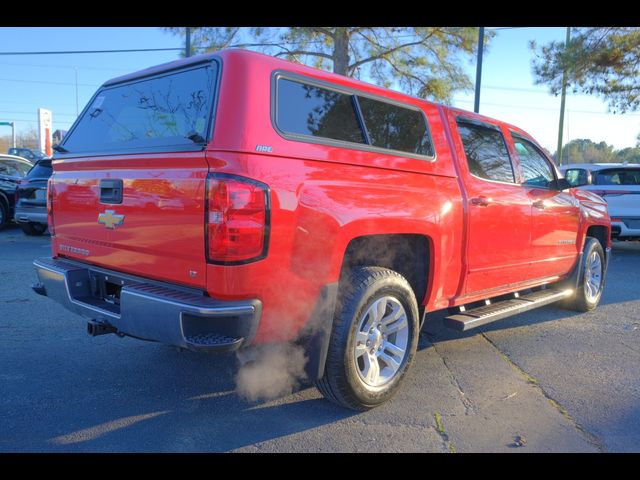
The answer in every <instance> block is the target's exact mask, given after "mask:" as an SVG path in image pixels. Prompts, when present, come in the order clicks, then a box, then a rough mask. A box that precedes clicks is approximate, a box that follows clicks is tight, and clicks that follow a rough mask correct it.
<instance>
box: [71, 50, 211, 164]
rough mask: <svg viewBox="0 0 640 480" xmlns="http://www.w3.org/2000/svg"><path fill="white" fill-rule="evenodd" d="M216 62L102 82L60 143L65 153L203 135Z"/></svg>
mask: <svg viewBox="0 0 640 480" xmlns="http://www.w3.org/2000/svg"><path fill="white" fill-rule="evenodd" d="M216 74H217V65H216V64H215V63H211V64H208V65H206V66H203V67H198V68H192V69H190V70H183V71H180V72H174V73H169V74H164V75H162V76H158V77H153V78H147V79H144V80H139V81H134V82H132V83H127V84H124V85H116V86H113V87H106V88H104V89H102V90H101V91H99V92H98V94H97V95H96V96H95V98H94V99H93V101H92V103H91V105H90V106H89V108H87V109H86V110H85V111H84V114H83V115H82V117H81V118H80V119H79V120H78V123H77V124H76V126H75V127H74V128H73V130H72V131H71V132H70V133H69V134H68V135H67V136H66V137H65V139H64V142H63V144H62V146H63V147H64V148H65V149H66V150H67V151H68V152H69V153H72V154H74V153H88V152H91V153H99V152H108V151H113V150H116V151H119V150H137V151H140V150H144V149H149V148H153V147H168V146H180V145H193V143H194V142H198V143H200V142H201V141H204V140H206V139H207V138H208V128H209V121H210V116H211V104H212V101H213V97H214V89H215V79H216Z"/></svg>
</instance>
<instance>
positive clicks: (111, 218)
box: [98, 210, 124, 230]
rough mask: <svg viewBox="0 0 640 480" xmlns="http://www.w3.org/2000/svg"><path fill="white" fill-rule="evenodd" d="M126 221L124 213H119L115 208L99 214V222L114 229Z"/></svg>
mask: <svg viewBox="0 0 640 480" xmlns="http://www.w3.org/2000/svg"><path fill="white" fill-rule="evenodd" d="M123 222H124V215H118V214H116V212H115V211H114V210H105V211H104V213H100V214H99V215H98V223H101V224H102V225H104V226H105V227H107V228H110V229H111V230H113V229H114V228H116V227H119V226H120V225H122V223H123Z"/></svg>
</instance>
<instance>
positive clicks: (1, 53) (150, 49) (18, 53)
mask: <svg viewBox="0 0 640 480" xmlns="http://www.w3.org/2000/svg"><path fill="white" fill-rule="evenodd" d="M182 50H184V49H183V48H130V49H123V50H60V51H48V52H0V55H71V54H78V53H132V52H168V51H182Z"/></svg>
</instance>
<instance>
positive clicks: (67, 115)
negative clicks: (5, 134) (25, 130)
mask: <svg viewBox="0 0 640 480" xmlns="http://www.w3.org/2000/svg"><path fill="white" fill-rule="evenodd" d="M0 113H2V114H3V115H4V114H7V113H11V114H14V113H17V114H25V115H30V114H31V113H33V114H34V115H35V114H36V113H35V111H34V112H23V111H16V110H0ZM56 116H58V117H73V118H77V115H74V114H73V113H58V112H56Z"/></svg>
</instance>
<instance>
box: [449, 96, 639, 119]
mask: <svg viewBox="0 0 640 480" xmlns="http://www.w3.org/2000/svg"><path fill="white" fill-rule="evenodd" d="M455 101H456V102H457V103H469V104H473V101H471V100H455ZM482 104H483V105H489V106H492V107H506V108H518V109H529V110H546V111H550V112H555V111H557V110H558V109H557V108H547V107H534V106H532V105H513V104H506V103H489V102H482ZM567 111H568V112H570V113H588V114H592V115H616V116H618V117H620V118H622V117H623V116H624V117H640V113H624V114H615V113H611V112H595V111H593V110H573V109H567Z"/></svg>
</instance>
